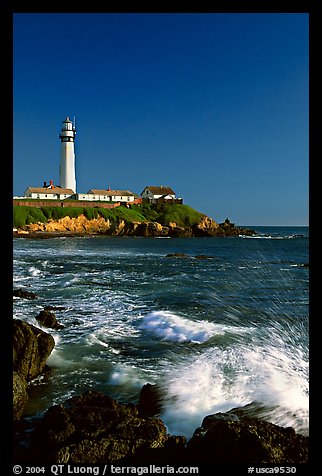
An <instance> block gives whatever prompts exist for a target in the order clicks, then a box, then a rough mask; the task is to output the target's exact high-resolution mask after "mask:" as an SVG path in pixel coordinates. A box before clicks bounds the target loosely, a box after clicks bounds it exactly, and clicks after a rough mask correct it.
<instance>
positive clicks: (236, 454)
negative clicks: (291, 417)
mask: <svg viewBox="0 0 322 476" xmlns="http://www.w3.org/2000/svg"><path fill="white" fill-rule="evenodd" d="M308 441H309V439H308V437H306V436H302V435H299V434H296V433H295V430H294V429H293V428H290V427H289V428H282V427H279V426H277V425H274V424H272V423H269V422H267V421H264V420H258V419H255V418H248V417H242V416H238V415H236V414H234V413H230V412H227V413H225V414H222V413H219V414H215V415H209V416H207V417H205V418H204V420H203V422H202V426H201V427H200V428H197V429H196V430H195V432H194V434H193V436H192V438H191V439H190V441H189V442H188V444H187V450H188V455H189V460H190V461H195V462H198V461H199V462H200V461H203V462H204V463H227V462H229V463H247V464H249V463H252V464H253V463H277V464H286V463H287V464H295V463H305V462H307V459H308Z"/></svg>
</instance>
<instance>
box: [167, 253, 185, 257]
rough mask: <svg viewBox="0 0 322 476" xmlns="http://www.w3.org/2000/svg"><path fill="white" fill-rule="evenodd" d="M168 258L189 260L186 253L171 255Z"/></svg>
mask: <svg viewBox="0 0 322 476" xmlns="http://www.w3.org/2000/svg"><path fill="white" fill-rule="evenodd" d="M166 258H189V256H188V255H186V254H185V253H169V254H167V255H166Z"/></svg>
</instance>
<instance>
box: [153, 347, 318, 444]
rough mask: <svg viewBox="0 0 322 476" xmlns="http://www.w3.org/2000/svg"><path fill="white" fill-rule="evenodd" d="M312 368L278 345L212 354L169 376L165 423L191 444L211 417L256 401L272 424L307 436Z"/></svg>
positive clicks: (195, 359)
mask: <svg viewBox="0 0 322 476" xmlns="http://www.w3.org/2000/svg"><path fill="white" fill-rule="evenodd" d="M307 367H308V364H307V362H306V361H305V360H303V356H302V355H301V353H300V352H299V353H298V354H297V355H294V354H293V356H291V355H288V353H287V351H285V348H284V349H283V348H279V347H275V346H274V345H267V346H264V347H261V348H260V347H257V346H256V347H255V346H254V347H253V346H251V347H250V348H246V347H245V346H244V345H242V346H240V345H236V346H235V347H230V348H229V349H226V350H225V349H219V348H212V349H208V350H207V351H205V352H203V353H202V354H200V355H199V356H196V357H194V358H193V359H190V361H185V362H182V363H181V364H180V365H178V366H176V368H173V369H172V370H171V371H170V372H169V374H168V376H167V377H166V380H165V382H163V384H162V385H163V387H164V389H165V391H166V394H167V397H166V398H165V406H164V411H163V414H162V415H161V416H162V419H163V421H164V422H165V424H166V425H167V427H168V431H169V432H170V433H172V434H183V435H185V436H186V437H187V438H189V437H191V436H192V432H193V430H194V429H195V428H196V427H197V426H200V425H201V422H202V420H203V418H204V417H205V416H206V415H209V414H212V413H217V412H225V411H229V410H231V409H232V408H235V407H243V406H245V405H247V404H249V403H252V402H254V401H257V402H260V403H261V404H262V405H264V406H265V408H266V418H267V419H268V420H269V421H271V422H272V423H275V424H277V425H280V426H285V427H286V426H292V427H293V428H294V429H295V430H296V431H299V432H301V433H304V434H308V420H309V408H308V400H309V399H308V378H307V373H308V369H307Z"/></svg>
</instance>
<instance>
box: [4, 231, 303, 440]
mask: <svg viewBox="0 0 322 476" xmlns="http://www.w3.org/2000/svg"><path fill="white" fill-rule="evenodd" d="M249 228H252V229H254V230H256V232H257V233H258V234H257V235H256V236H253V237H246V236H239V237H226V238H125V237H124V238H121V237H115V238H113V237H104V236H96V237H92V236H87V237H74V238H72V237H67V238H49V239H23V238H14V240H13V285H14V289H19V288H22V289H26V290H29V291H32V292H34V293H36V294H37V295H38V299H37V300H25V299H19V298H15V299H14V303H13V311H14V318H18V319H22V320H24V321H27V322H29V323H31V324H33V325H36V326H37V327H40V328H42V327H41V326H40V325H39V323H38V322H37V320H36V319H35V318H36V316H37V315H38V314H39V312H40V311H41V310H42V309H43V308H44V307H45V306H49V305H50V306H55V307H57V310H55V311H54V312H55V314H56V317H57V320H58V321H59V323H60V324H62V325H63V326H64V328H63V329H60V330H50V329H45V328H42V329H43V330H45V331H47V332H50V333H51V334H52V335H53V337H54V339H55V343H56V345H55V348H54V350H53V352H52V354H51V355H50V357H49V359H48V365H49V367H50V369H51V370H50V371H49V372H47V373H45V374H44V375H42V376H41V377H39V378H37V379H35V380H34V381H33V382H32V383H31V384H30V388H29V393H30V396H31V398H30V400H29V403H28V405H27V408H26V412H25V416H26V417H27V418H29V419H32V418H37V417H39V416H41V415H42V414H43V412H44V411H46V409H47V408H49V407H50V406H52V405H54V404H57V403H61V402H62V401H64V400H66V399H68V398H70V397H72V396H75V395H79V394H81V393H83V392H85V391H87V390H88V389H93V390H94V389H95V390H98V391H101V392H104V393H106V394H108V395H110V396H111V397H113V398H115V399H117V400H119V401H121V402H124V403H129V402H132V403H138V398H139V393H140V389H141V388H142V386H143V385H144V384H146V383H151V384H157V385H159V386H160V387H161V388H162V389H163V392H164V402H163V409H162V413H161V415H160V417H161V418H162V420H163V422H164V423H165V425H166V426H167V429H168V432H169V433H171V434H180V435H184V436H186V437H187V438H189V437H191V436H192V434H193V431H194V429H195V428H197V427H198V426H200V425H201V422H202V420H203V418H204V417H205V416H206V415H209V414H211V413H216V412H225V411H228V410H230V409H232V408H236V407H242V406H245V405H247V404H249V403H252V402H256V404H257V405H256V406H255V407H254V410H253V411H254V414H255V415H256V413H258V415H257V416H261V417H264V418H266V419H267V420H268V421H271V422H272V423H275V424H278V425H280V426H283V427H286V426H292V427H293V428H294V429H295V430H296V431H297V432H299V433H302V434H304V435H308V434H309V307H308V306H309V268H308V261H309V239H308V238H309V228H308V227H249ZM174 253H181V254H183V256H181V257H175V256H173V254H174ZM169 255H170V256H169ZM171 255H172V256H171Z"/></svg>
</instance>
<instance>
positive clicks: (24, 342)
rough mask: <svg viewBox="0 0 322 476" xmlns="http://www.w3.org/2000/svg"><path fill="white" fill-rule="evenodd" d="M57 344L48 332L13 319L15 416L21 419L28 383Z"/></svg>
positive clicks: (38, 372)
mask: <svg viewBox="0 0 322 476" xmlns="http://www.w3.org/2000/svg"><path fill="white" fill-rule="evenodd" d="M54 345H55V341H54V338H53V337H52V336H51V335H49V334H47V333H46V332H44V331H42V330H40V329H38V328H37V327H35V326H32V325H31V324H28V323H27V322H23V321H21V320H19V319H14V320H13V418H14V420H19V419H20V418H21V416H22V414H23V411H24V407H25V405H26V403H27V400H28V393H27V383H28V382H30V381H31V380H32V379H34V378H36V377H37V376H38V375H40V374H41V373H42V372H43V371H44V370H45V367H46V361H47V358H48V357H49V355H50V354H51V352H52V350H53V348H54Z"/></svg>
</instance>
